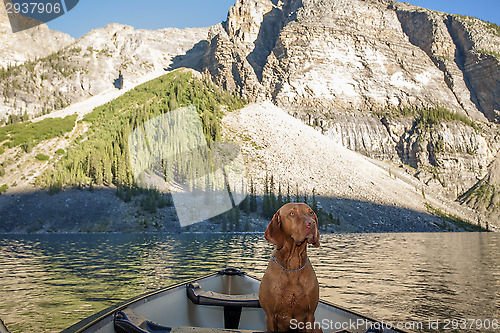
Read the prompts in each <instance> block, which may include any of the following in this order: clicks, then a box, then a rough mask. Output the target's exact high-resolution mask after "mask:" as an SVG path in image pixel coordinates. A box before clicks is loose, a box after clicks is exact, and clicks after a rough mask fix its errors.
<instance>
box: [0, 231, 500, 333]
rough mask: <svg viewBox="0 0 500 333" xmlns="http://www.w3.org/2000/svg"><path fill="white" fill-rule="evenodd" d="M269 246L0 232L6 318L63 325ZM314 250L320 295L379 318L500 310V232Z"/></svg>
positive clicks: (243, 241) (339, 239)
mask: <svg viewBox="0 0 500 333" xmlns="http://www.w3.org/2000/svg"><path fill="white" fill-rule="evenodd" d="M270 252H271V245H269V244H268V243H267V242H266V241H265V240H263V236H262V235H261V234H247V235H231V234H229V235H228V234H224V235H221V234H210V235H203V234H184V235H161V236H159V235H28V236H18V235H13V236H10V235H9V236H0V267H1V269H0V317H1V318H2V319H3V320H4V322H5V323H6V324H7V326H8V327H9V329H10V330H11V331H12V332H13V333H18V332H58V331H60V330H61V329H63V328H65V327H67V326H69V325H71V324H73V323H75V322H76V321H78V320H80V319H82V318H85V317H87V316H89V315H91V314H93V313H94V312H96V311H99V310H102V309H103V308H105V307H108V306H110V305H113V304H115V303H117V302H119V301H121V300H124V299H127V298H130V297H132V296H135V295H137V294H140V293H143V292H145V291H149V290H154V289H157V288H159V287H163V286H166V285H169V284H172V283H177V282H180V281H183V280H186V279H190V278H193V277H196V276H200V275H203V274H206V273H211V272H213V271H214V270H217V269H220V268H223V267H225V266H236V267H241V268H243V269H244V270H245V271H247V272H249V273H253V274H255V275H258V276H262V274H263V272H264V270H265V267H266V265H267V261H268V258H269V255H270ZM309 254H310V257H311V261H312V263H313V265H314V266H315V268H316V273H317V275H318V279H319V281H320V285H321V287H320V293H321V297H322V298H324V299H326V300H329V301H331V302H334V303H338V304H340V305H344V306H346V307H349V308H352V309H355V310H357V311H359V312H362V313H365V314H368V315H372V316H374V317H376V318H379V319H384V320H390V321H417V322H418V321H427V320H430V319H431V320H437V319H439V320H444V319H452V318H471V319H490V320H491V319H495V318H496V319H500V255H499V254H500V235H499V234H492V233H463V234H462V233H458V234H457V233H453V234H436V233H429V234H332V235H323V236H322V245H321V247H320V248H318V249H314V248H310V250H309ZM497 332H500V330H497Z"/></svg>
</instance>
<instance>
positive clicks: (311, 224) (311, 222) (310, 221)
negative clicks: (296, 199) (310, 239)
mask: <svg viewBox="0 0 500 333" xmlns="http://www.w3.org/2000/svg"><path fill="white" fill-rule="evenodd" d="M306 226H307V228H308V229H311V228H312V227H314V226H316V221H314V220H313V219H307V220H306Z"/></svg>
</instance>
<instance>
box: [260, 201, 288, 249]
mask: <svg viewBox="0 0 500 333" xmlns="http://www.w3.org/2000/svg"><path fill="white" fill-rule="evenodd" d="M264 238H265V239H266V240H267V241H268V242H269V243H272V244H274V245H276V248H277V249H278V250H279V249H281V248H282V247H283V243H284V242H285V239H284V237H283V233H282V232H281V219H280V214H279V210H278V211H277V212H276V213H275V214H274V216H273V219H272V220H271V222H270V223H269V225H268V226H267V229H266V232H265V233H264Z"/></svg>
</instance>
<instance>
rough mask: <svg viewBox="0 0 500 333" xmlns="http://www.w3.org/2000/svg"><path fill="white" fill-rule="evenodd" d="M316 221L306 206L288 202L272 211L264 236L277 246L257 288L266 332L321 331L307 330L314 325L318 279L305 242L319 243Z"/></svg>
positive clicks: (315, 244)
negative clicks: (274, 211) (264, 315)
mask: <svg viewBox="0 0 500 333" xmlns="http://www.w3.org/2000/svg"><path fill="white" fill-rule="evenodd" d="M317 224H318V218H317V217H316V214H315V213H314V211H313V210H312V209H311V208H310V207H309V206H308V205H306V204H304V203H289V204H286V205H284V206H283V207H281V208H280V209H279V210H278V211H277V212H276V214H274V217H273V219H272V220H271V222H270V223H269V226H268V227H267V229H266V232H265V234H264V237H265V238H266V239H267V240H268V241H269V242H271V243H272V244H274V245H276V248H275V249H274V251H273V254H272V256H271V260H270V261H269V264H268V266H267V269H266V273H265V274H264V277H263V278H262V282H261V283H260V289H259V300H260V305H261V306H262V308H263V309H264V311H265V313H266V326H267V330H268V331H274V332H276V331H289V330H291V329H297V330H300V331H307V332H311V331H318V332H321V329H316V330H315V329H307V327H309V328H310V327H314V311H315V310H316V306H317V305H318V301H319V284H318V279H317V278H316V274H315V273H314V269H313V267H312V265H311V262H310V261H309V258H308V257H307V244H308V243H309V244H313V245H314V246H315V247H318V246H319V231H318V225H317ZM307 323H309V324H307ZM302 328H304V329H302Z"/></svg>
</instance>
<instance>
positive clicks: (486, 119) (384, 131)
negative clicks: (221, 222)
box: [0, 0, 500, 230]
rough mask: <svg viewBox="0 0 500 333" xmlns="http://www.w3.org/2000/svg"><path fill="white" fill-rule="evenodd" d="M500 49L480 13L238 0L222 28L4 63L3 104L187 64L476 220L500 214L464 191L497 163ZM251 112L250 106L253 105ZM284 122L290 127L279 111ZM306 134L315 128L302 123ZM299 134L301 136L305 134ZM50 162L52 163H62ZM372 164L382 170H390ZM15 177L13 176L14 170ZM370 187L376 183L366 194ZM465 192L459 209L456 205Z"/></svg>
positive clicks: (27, 113) (348, 2) (356, 2)
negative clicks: (479, 214)
mask: <svg viewBox="0 0 500 333" xmlns="http://www.w3.org/2000/svg"><path fill="white" fill-rule="evenodd" d="M499 59H500V27H498V26H497V25H495V24H491V23H488V22H484V21H481V20H478V19H476V18H471V17H464V16H457V15H450V14H445V13H440V12H434V11H430V10H427V9H424V8H420V7H415V6H412V5H409V4H405V3H400V2H397V1H392V0H237V1H236V3H235V5H234V6H233V7H231V8H230V10H229V13H228V17H227V20H226V21H225V22H222V23H221V24H218V25H216V26H213V27H210V28H197V29H184V30H178V29H161V30H158V31H148V30H135V29H133V28H132V27H129V26H124V25H119V24H110V25H108V26H106V27H105V28H101V29H95V30H93V31H91V32H89V33H88V34H87V35H85V36H83V37H82V38H80V39H79V40H77V41H75V42H74V43H73V44H71V45H69V46H66V47H64V48H62V49H59V51H57V52H56V53H52V54H50V55H48V56H46V57H42V58H39V59H36V60H31V61H27V62H25V63H23V64H20V65H17V66H9V67H7V68H5V69H3V70H0V79H1V80H2V85H1V86H0V92H1V93H2V95H3V96H4V99H3V105H0V120H1V119H2V116H3V117H4V120H6V121H7V122H11V121H16V120H20V119H21V120H26V118H31V117H36V116H38V115H41V114H46V113H53V111H54V110H58V109H62V108H64V107H65V106H67V105H70V104H71V105H75V104H74V103H75V102H77V101H82V100H86V101H88V100H90V99H89V97H91V96H96V95H99V96H101V94H103V93H109V92H117V91H118V89H119V88H120V84H117V81H118V78H120V74H121V77H123V82H124V84H125V87H127V89H128V88H130V87H133V86H135V85H136V83H137V82H139V80H141V79H143V78H144V77H145V75H147V74H155V76H159V75H160V74H163V73H164V72H169V71H171V70H173V69H176V68H179V67H189V68H191V69H194V70H196V71H200V72H201V73H202V74H203V75H204V77H205V78H206V79H209V81H212V82H213V83H215V84H216V85H217V86H219V87H220V88H223V89H226V90H227V91H229V92H231V93H236V94H238V95H239V96H240V97H243V98H244V99H245V100H247V101H250V102H258V103H264V104H258V105H265V106H266V107H269V108H270V109H271V105H270V104H268V103H269V101H270V102H271V103H272V105H273V106H274V107H275V108H276V109H273V110H274V111H275V112H276V113H280V115H283V114H282V112H285V113H287V114H288V116H290V117H294V118H296V119H299V120H301V121H302V124H301V125H303V126H307V128H310V129H311V130H313V129H314V130H315V132H314V135H316V134H318V133H319V135H323V136H324V137H325V138H327V139H328V140H329V141H328V144H327V143H325V145H328V147H330V148H329V149H326V151H323V150H321V149H320V148H321V147H318V148H317V151H315V152H313V153H312V155H313V156H315V155H316V154H321V159H322V158H323V155H325V156H327V157H326V158H328V156H329V155H331V154H333V152H334V150H335V149H338V150H339V151H340V150H341V149H340V148H339V147H342V148H347V149H349V150H350V151H354V152H356V153H358V154H361V155H364V156H365V157H366V158H368V159H367V160H368V161H370V163H371V164H373V165H376V166H377V167H382V169H383V170H385V171H386V172H389V173H390V175H392V176H394V175H395V174H397V175H398V176H397V178H400V179H404V182H405V183H406V184H410V187H413V189H414V191H415V193H418V194H419V195H420V196H421V198H419V200H418V202H416V203H415V204H414V205H411V207H410V206H408V205H406V206H405V205H404V202H401V200H400V199H401V198H406V197H411V195H412V194H410V192H405V191H406V190H404V191H403V189H402V188H403V187H404V186H407V185H401V186H403V187H401V188H398V189H397V191H396V192H395V193H397V195H396V198H399V199H398V200H396V201H395V206H396V207H405V209H415V210H416V211H419V212H421V211H423V210H425V209H427V210H428V211H431V212H432V213H434V214H437V215H442V216H445V217H448V218H449V217H451V216H453V215H456V216H459V217H460V218H462V219H465V220H468V221H472V222H476V221H477V217H476V215H475V213H474V212H472V211H471V209H472V210H480V211H481V212H482V213H483V215H484V216H483V217H484V218H485V219H489V220H491V221H494V219H491V217H494V216H496V215H495V214H496V212H497V211H498V207H497V206H496V205H486V206H485V208H484V209H479V208H478V206H477V200H475V199H474V200H472V199H470V200H469V199H462V198H465V197H464V195H466V194H470V193H471V191H473V190H474V189H477V188H481V186H479V187H478V182H480V181H481V180H483V179H490V178H491V177H490V176H489V175H490V174H492V175H494V174H496V173H497V172H498V171H497V168H492V167H491V166H492V165H493V164H492V163H493V161H494V160H495V159H498V156H499V151H500V131H499V123H500V120H499V110H500V90H499V89H500V83H499V82H500V72H499V68H500V65H499V64H500V60H499ZM191 73H197V72H195V71H193V72H191ZM195 76H197V77H198V76H201V74H196V75H195ZM157 95H158V96H159V95H162V93H160V92H158V93H157ZM99 96H96V97H99ZM124 96H130V95H127V94H125V95H124ZM103 100H104V99H103ZM0 103H2V101H1V100H0ZM266 103H267V104H266ZM78 105H79V104H76V106H78ZM89 105H94V104H93V103H90V104H89ZM77 109H78V107H74V108H72V109H71V110H69V109H65V111H64V112H63V114H64V115H68V114H70V113H71V112H75V110H76V111H77V112H79V111H78V110H77ZM89 110H90V109H89ZM248 110H257V111H258V110H260V109H259V108H258V107H256V108H252V107H250V109H248ZM248 110H246V111H245V112H247V113H248V112H251V111H248ZM66 111H68V112H66ZM257 111H256V112H257ZM259 112H260V111H259ZM7 114H9V115H11V116H10V119H8V118H7V116H6V115H7ZM56 114H57V113H56ZM23 115H24V116H23ZM81 116H82V114H80V118H78V120H77V121H76V126H75V129H73V130H72V131H71V133H69V134H66V136H65V139H64V140H62V139H61V140H60V141H64V145H63V144H62V143H58V144H60V145H61V147H56V146H53V147H52V148H53V149H52V148H50V149H45V150H43V149H40V148H39V147H40V146H41V145H43V144H44V143H41V144H38V146H37V147H34V149H33V152H38V151H41V152H42V153H43V154H49V155H51V156H52V155H53V154H54V153H55V151H56V150H57V148H61V149H65V148H66V147H67V146H68V145H71V146H72V145H76V146H78V145H79V144H78V143H77V142H76V141H74V140H76V139H77V138H78V139H79V140H80V139H81V140H83V141H85V140H86V138H87V135H89V134H87V132H86V131H87V130H88V129H89V126H90V125H89V124H88V123H87V122H85V121H84V120H83V119H82V117H81ZM280 117H281V116H280ZM280 119H281V118H280ZM283 119H284V118H283ZM289 120H290V119H289V118H286V121H289ZM242 121H243V120H242ZM248 121H249V122H251V123H254V122H253V120H248ZM283 121H284V120H283ZM254 124H255V126H259V125H258V122H256V123H254ZM274 124H275V125H274V127H276V128H277V129H278V126H279V121H276V122H275V123H274ZM295 124H296V126H298V125H297V123H295ZM27 126H28V125H27ZM30 126H31V125H30ZM116 126H118V125H116ZM249 130H250V129H248V128H245V127H244V126H241V127H236V128H233V131H234V133H235V134H234V133H233V134H234V135H232V136H230V137H231V138H232V139H233V140H235V141H238V140H240V141H241V140H243V141H242V142H241V145H243V146H245V145H246V144H247V142H245V140H244V139H241V137H240V136H241V135H242V133H245V132H248V131H249ZM12 133H13V132H12ZM238 133H239V134H238ZM294 133H295V132H294ZM297 133H302V134H301V135H305V136H306V137H309V136H311V138H312V135H313V134H312V133H313V132H310V131H309V130H307V131H305V130H302V127H301V130H300V131H298V132H296V134H297ZM9 135H11V134H8V135H7V138H5V137H4V140H5V139H8V138H9ZM0 138H1V136H0ZM82 138H83V139H82ZM248 139H249V140H250V141H253V140H256V138H254V137H252V136H249V137H248ZM54 140H55V139H54ZM291 140H294V141H296V142H302V141H301V140H302V138H300V137H299V134H297V135H295V136H294V137H293V138H292V139H291ZM35 141H36V140H35ZM35 141H33V142H35ZM83 141H81V142H83ZM306 141H307V140H306ZM36 143H38V141H36ZM7 144H9V143H7ZM31 144H32V143H30V142H25V143H24V145H21V146H19V145H17V146H16V147H11V148H12V149H10V150H8V151H6V154H4V159H3V160H5V161H10V162H8V163H9V171H12V172H15V169H14V168H13V167H12V163H13V162H12V160H11V159H15V158H18V157H16V153H17V152H19V154H21V156H22V157H21V159H23V160H24V161H26V162H28V161H29V159H30V158H31V157H30V156H31V155H29V156H28V157H26V158H25V157H24V156H25V155H23V153H22V151H21V150H29V149H28V148H30V147H31ZM10 145H14V144H10ZM269 145H271V146H273V144H272V142H264V143H262V144H261V145H257V146H249V147H248V148H247V149H250V148H251V147H254V148H255V149H257V148H256V147H261V148H262V149H264V150H265V151H267V148H268V147H269ZM334 145H337V146H335V147H337V148H332V147H334ZM1 149H4V148H1ZM16 149H17V150H16ZM347 151H348V150H345V149H342V152H343V153H342V154H343V155H344V157H343V158H345V159H346V160H345V161H344V162H345V164H342V163H333V162H332V163H331V164H328V163H326V162H325V163H323V164H324V165H327V166H328V167H330V168H333V169H334V170H337V168H341V167H342V165H351V164H350V162H349V160H350V159H352V160H356V161H357V160H358V157H359V156H358V155H352V154H348V153H347ZM289 153H292V152H289ZM31 154H34V153H31ZM266 154H267V153H266ZM266 154H264V155H262V156H261V155H258V154H257V155H255V156H253V153H252V152H250V151H249V154H248V156H250V157H249V158H252V159H256V161H257V162H259V163H261V164H259V165H260V167H257V166H256V167H255V168H254V170H258V171H255V175H254V176H255V177H256V179H260V180H261V181H262V179H263V178H265V173H266V172H265V168H263V167H262V163H264V162H265V161H267V160H266V159H267V158H268V157H266V156H267V155H266ZM274 154H276V152H275V153H274ZM0 156H1V154H0ZM5 156H8V157H5ZM332 156H333V155H332ZM339 158H340V157H339ZM18 159H19V158H18ZM58 159H59V158H58V157H57V156H54V160H58ZM261 159H264V160H261ZM3 160H0V162H2V161H3ZM5 161H4V162H2V163H5ZM50 161H51V162H47V164H45V166H47V167H48V166H50V165H52V164H51V163H52V160H50ZM381 161H383V162H381ZM282 162H283V163H285V164H286V163H289V162H287V161H282ZM266 163H267V162H266ZM363 163H364V162H363ZM19 164H20V165H21V164H22V163H19ZM264 165H265V163H264ZM267 167H271V164H269V163H268V164H267ZM67 168H68V169H69V170H71V172H73V171H74V170H76V169H71V167H70V166H68V167H67ZM370 168H372V166H371V165H370ZM5 170H7V168H5ZM370 170H371V169H370ZM39 172H41V171H40V170H33V172H31V173H29V174H26V175H23V177H24V178H23V177H19V178H20V179H21V180H20V182H21V181H24V182H26V183H27V182H28V179H29V181H31V179H32V178H33V177H35V175H38V173H39ZM286 172H288V171H287V170H285V169H283V170H282V169H277V170H275V171H273V174H272V175H273V176H276V177H277V179H278V178H280V177H278V176H279V175H280V174H281V175H282V174H283V173H286ZM332 172H333V171H332ZM373 172H375V173H376V174H379V175H382V173H381V172H382V171H380V170H379V169H377V171H373ZM294 173H296V172H295V171H294ZM80 176H82V175H81V174H80V175H79V177H80ZM108 176H109V172H108V173H107V174H106V177H108ZM310 177H314V175H310ZM343 177H344V176H339V177H338V178H336V179H337V181H338V180H341V179H342V178H343ZM381 177H382V176H381ZM14 178H15V177H14ZM14 178H12V175H10V177H9V178H8V179H9V180H11V179H14ZM281 178H283V177H281ZM281 178H280V179H281ZM306 178H307V177H306ZM367 178H370V177H367ZM4 179H5V178H4ZM99 179H101V178H99ZM382 179H385V180H387V179H386V177H385V176H383V177H382ZM0 181H1V179H0ZM302 181H303V182H305V183H306V184H304V186H306V187H307V191H310V190H311V189H312V188H315V189H316V190H317V191H318V193H321V195H325V196H329V195H332V196H339V198H340V197H341V198H343V199H345V200H353V201H350V204H352V202H358V201H359V202H364V203H366V202H372V203H374V204H378V205H380V206H382V207H387V205H390V201H391V200H392V199H388V200H385V201H381V202H379V201H377V197H376V192H377V191H379V192H380V193H382V194H383V193H385V189H384V183H387V186H388V187H390V186H389V183H391V184H392V181H389V180H387V181H382V182H378V181H374V182H373V183H374V185H373V186H375V188H377V189H379V190H377V191H373V189H370V186H371V185H370V184H367V183H366V182H363V181H361V180H360V178H357V179H356V180H355V181H353V182H354V184H356V186H351V188H352V189H355V190H354V191H352V192H349V191H347V189H349V187H347V188H345V186H344V185H345V184H342V185H340V184H339V183H338V182H334V183H333V184H331V186H333V187H335V186H337V187H339V188H342V189H344V190H345V191H344V190H343V192H342V193H340V194H339V193H337V192H335V191H333V190H332V189H331V188H329V189H323V190H324V191H320V186H319V185H318V183H317V182H316V180H313V179H309V180H304V179H302ZM12 182H14V181H12ZM12 182H10V183H12ZM280 182H281V180H280ZM485 182H486V181H485ZM14 183H15V184H17V182H14ZM261 184H262V182H261ZM312 184H316V185H314V186H313V185H312ZM108 185H110V184H108ZM115 185H116V184H115ZM287 185H290V186H292V187H293V181H292V180H290V179H288V180H286V179H285V180H283V186H287ZM309 185H311V186H309ZM9 186H10V185H9ZM260 186H262V185H260ZM366 186H368V187H366ZM391 186H392V185H391ZM261 190H262V189H261ZM307 191H306V192H307ZM364 191H366V194H364V193H361V192H364ZM9 192H11V190H9ZM262 193H263V192H262ZM404 193H405V194H404ZM415 193H413V195H415ZM309 194H310V193H309ZM384 195H385V194H384ZM388 198H392V194H391V195H388ZM437 198H439V199H437ZM458 198H460V199H461V200H460V202H461V203H462V206H461V207H458V206H457V205H456V202H455V201H456V200H457V199H458ZM467 198H469V197H467ZM405 200H406V199H403V201H405ZM485 200H486V199H485ZM440 202H441V204H438V203H440ZM443 203H444V204H443ZM337 204H338V203H337ZM350 204H349V205H350ZM333 206H335V205H333ZM333 206H332V207H333ZM352 207H356V204H353V205H352ZM360 207H361V206H360ZM354 211H356V209H355V208H352V209H351V210H350V211H349V212H345V214H344V215H345V216H349V214H351V215H352V212H354ZM395 219H397V218H395ZM451 219H452V220H453V218H451ZM389 220H390V219H389ZM384 221H386V220H384ZM432 223H434V222H432ZM427 225H428V226H429V225H432V224H431V223H429V224H427ZM348 229H349V228H348ZM443 229H446V227H443ZM346 230H347V229H346ZM349 230H354V229H349ZM404 230H408V229H404ZM412 230H415V229H412ZM426 230H427V229H426Z"/></svg>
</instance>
